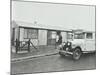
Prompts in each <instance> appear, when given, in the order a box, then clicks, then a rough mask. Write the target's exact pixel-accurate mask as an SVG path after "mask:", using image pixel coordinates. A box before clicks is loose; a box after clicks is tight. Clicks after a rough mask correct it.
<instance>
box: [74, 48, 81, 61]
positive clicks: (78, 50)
mask: <svg viewBox="0 0 100 75" xmlns="http://www.w3.org/2000/svg"><path fill="white" fill-rule="evenodd" d="M81 55H82V52H81V50H80V48H76V49H75V50H74V52H73V59H74V60H79V59H80V57H81Z"/></svg>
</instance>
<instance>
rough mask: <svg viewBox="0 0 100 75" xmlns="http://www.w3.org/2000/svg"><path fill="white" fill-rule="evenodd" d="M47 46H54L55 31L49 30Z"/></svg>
mask: <svg viewBox="0 0 100 75" xmlns="http://www.w3.org/2000/svg"><path fill="white" fill-rule="evenodd" d="M47 44H48V45H55V44H56V31H51V30H49V31H48V33H47Z"/></svg>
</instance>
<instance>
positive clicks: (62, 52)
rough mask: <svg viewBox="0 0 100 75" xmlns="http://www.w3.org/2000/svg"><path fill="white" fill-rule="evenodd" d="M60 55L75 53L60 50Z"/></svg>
mask: <svg viewBox="0 0 100 75" xmlns="http://www.w3.org/2000/svg"><path fill="white" fill-rule="evenodd" d="M59 54H62V55H65V56H66V55H73V52H70V51H64V50H60V51H59Z"/></svg>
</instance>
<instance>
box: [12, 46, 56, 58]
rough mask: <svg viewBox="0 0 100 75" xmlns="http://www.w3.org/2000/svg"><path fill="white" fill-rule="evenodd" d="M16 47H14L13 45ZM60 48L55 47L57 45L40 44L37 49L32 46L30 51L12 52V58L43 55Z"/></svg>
mask: <svg viewBox="0 0 100 75" xmlns="http://www.w3.org/2000/svg"><path fill="white" fill-rule="evenodd" d="M13 49H14V47H13ZM57 51H58V50H57V49H55V46H39V47H37V50H36V49H34V48H33V47H31V51H30V52H28V51H27V50H26V51H25V50H24V51H19V52H18V53H17V54H16V53H13V52H12V53H11V59H18V58H24V57H30V56H36V55H43V54H48V53H50V54H52V53H55V52H57Z"/></svg>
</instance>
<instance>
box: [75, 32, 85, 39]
mask: <svg viewBox="0 0 100 75" xmlns="http://www.w3.org/2000/svg"><path fill="white" fill-rule="evenodd" d="M74 39H84V34H83V33H81V34H74Z"/></svg>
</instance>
